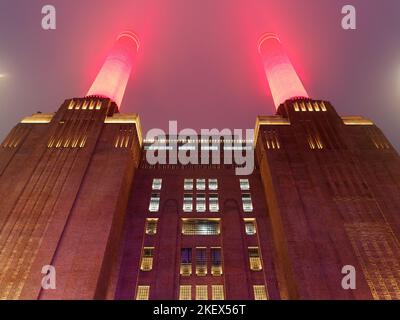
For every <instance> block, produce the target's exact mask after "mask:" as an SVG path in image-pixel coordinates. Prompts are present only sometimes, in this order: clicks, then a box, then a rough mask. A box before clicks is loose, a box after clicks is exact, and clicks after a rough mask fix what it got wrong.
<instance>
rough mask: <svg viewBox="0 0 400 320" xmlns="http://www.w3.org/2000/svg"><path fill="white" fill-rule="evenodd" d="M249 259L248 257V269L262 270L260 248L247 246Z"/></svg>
mask: <svg viewBox="0 0 400 320" xmlns="http://www.w3.org/2000/svg"><path fill="white" fill-rule="evenodd" d="M248 252H249V259H250V270H253V271H260V270H262V264H261V257H260V250H259V248H258V247H249V248H248Z"/></svg>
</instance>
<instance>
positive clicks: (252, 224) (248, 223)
mask: <svg viewBox="0 0 400 320" xmlns="http://www.w3.org/2000/svg"><path fill="white" fill-rule="evenodd" d="M244 225H245V230H246V234H247V235H249V236H253V235H255V234H256V233H257V228H256V221H255V219H244Z"/></svg>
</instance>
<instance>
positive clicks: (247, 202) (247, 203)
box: [242, 193, 253, 212]
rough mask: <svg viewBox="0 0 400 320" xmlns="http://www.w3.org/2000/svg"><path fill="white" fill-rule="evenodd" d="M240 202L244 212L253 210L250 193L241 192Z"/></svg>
mask: <svg viewBox="0 0 400 320" xmlns="http://www.w3.org/2000/svg"><path fill="white" fill-rule="evenodd" d="M242 202H243V211H244V212H252V211H253V203H252V201H251V195H250V193H243V194H242Z"/></svg>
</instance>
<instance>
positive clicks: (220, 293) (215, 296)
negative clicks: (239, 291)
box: [211, 285, 225, 300]
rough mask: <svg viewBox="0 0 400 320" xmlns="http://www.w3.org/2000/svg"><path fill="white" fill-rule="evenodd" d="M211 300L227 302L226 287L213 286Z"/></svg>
mask: <svg viewBox="0 0 400 320" xmlns="http://www.w3.org/2000/svg"><path fill="white" fill-rule="evenodd" d="M211 296H212V297H211V298H212V300H225V294H224V286H223V285H212V286H211Z"/></svg>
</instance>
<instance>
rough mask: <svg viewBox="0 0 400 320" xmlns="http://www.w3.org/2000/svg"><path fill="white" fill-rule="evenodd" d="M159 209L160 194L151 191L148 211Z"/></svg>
mask: <svg viewBox="0 0 400 320" xmlns="http://www.w3.org/2000/svg"><path fill="white" fill-rule="evenodd" d="M159 209H160V194H159V193H152V194H151V198H150V205H149V211H150V212H157V211H158V210H159Z"/></svg>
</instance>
